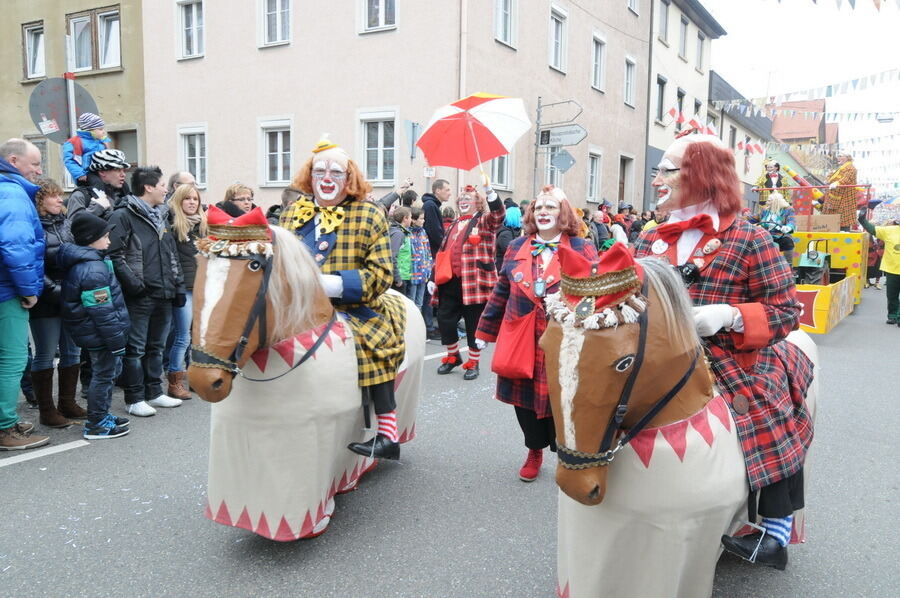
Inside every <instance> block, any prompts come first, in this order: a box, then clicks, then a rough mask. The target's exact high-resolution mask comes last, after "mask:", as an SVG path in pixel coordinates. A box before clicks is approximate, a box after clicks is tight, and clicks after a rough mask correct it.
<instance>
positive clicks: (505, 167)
mask: <svg viewBox="0 0 900 598" xmlns="http://www.w3.org/2000/svg"><path fill="white" fill-rule="evenodd" d="M509 164H510V155H509V154H507V155H506V156H498V157H496V158H494V159H493V160H491V186H492V187H494V188H496V189H512V181H511V180H510V176H509Z"/></svg>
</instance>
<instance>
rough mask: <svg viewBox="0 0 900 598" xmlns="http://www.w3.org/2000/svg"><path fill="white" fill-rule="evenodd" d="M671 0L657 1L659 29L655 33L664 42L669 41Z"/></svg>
mask: <svg viewBox="0 0 900 598" xmlns="http://www.w3.org/2000/svg"><path fill="white" fill-rule="evenodd" d="M670 1H671V0H660V3H659V31H658V32H657V35H658V36H659V39H661V40H662V41H664V42H667V43H668V41H669V2H670Z"/></svg>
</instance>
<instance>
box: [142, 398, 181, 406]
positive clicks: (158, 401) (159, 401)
mask: <svg viewBox="0 0 900 598" xmlns="http://www.w3.org/2000/svg"><path fill="white" fill-rule="evenodd" d="M147 403H148V404H150V405H152V406H153V407H179V406H180V405H181V403H183V401H182V400H181V399H173V398H172V397H170V396H167V395H159V396H158V397H156V398H155V399H150V400H149V401H147Z"/></svg>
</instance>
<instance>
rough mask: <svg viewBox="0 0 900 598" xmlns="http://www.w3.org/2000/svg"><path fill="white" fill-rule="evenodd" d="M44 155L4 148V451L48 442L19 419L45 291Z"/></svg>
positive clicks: (0, 164) (0, 171) (0, 263)
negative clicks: (38, 199)
mask: <svg viewBox="0 0 900 598" xmlns="http://www.w3.org/2000/svg"><path fill="white" fill-rule="evenodd" d="M40 175H41V152H40V150H38V148H37V147H35V145H34V144H32V143H29V142H27V141H25V140H24V139H10V140H9V141H7V142H6V143H4V144H3V145H0V450H5V451H10V450H19V449H27V448H33V447H36V446H41V445H44V444H47V443H48V442H49V441H50V439H49V437H47V436H37V435H34V434H31V430H32V428H33V427H34V426H32V425H31V424H26V423H24V422H20V421H19V416H18V415H17V414H16V403H18V400H19V381H20V380H21V379H22V372H24V371H25V365H26V363H27V362H28V310H29V309H31V308H32V307H34V305H35V304H36V303H37V296H38V295H39V294H40V292H41V290H43V288H44V231H43V229H42V228H41V221H40V219H39V218H38V214H37V210H36V209H35V207H34V194H35V193H36V192H37V190H38V186H37V185H35V184H34V182H35V181H36V180H37V178H38V177H39V176H40Z"/></svg>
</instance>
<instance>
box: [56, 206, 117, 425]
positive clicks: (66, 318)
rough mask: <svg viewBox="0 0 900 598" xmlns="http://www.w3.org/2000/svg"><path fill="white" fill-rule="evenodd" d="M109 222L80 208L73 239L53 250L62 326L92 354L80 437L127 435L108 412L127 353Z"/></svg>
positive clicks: (78, 343)
mask: <svg viewBox="0 0 900 598" xmlns="http://www.w3.org/2000/svg"><path fill="white" fill-rule="evenodd" d="M113 226H114V225H111V224H109V223H108V222H107V221H106V220H103V219H102V218H100V217H98V216H95V215H93V214H91V213H90V212H86V211H84V212H79V213H78V214H76V215H75V217H74V218H72V236H73V237H75V244H74V245H73V244H71V243H63V244H62V245H61V246H60V248H59V252H58V253H57V262H58V264H59V266H60V268H61V269H63V270H64V271H65V272H66V277H65V279H64V280H63V284H62V317H63V325H64V326H65V327H66V332H68V333H69V335H70V336H71V337H72V339H73V340H74V341H75V344H77V345H78V346H79V347H83V348H84V349H87V350H88V352H89V353H90V356H91V369H92V371H93V376H92V377H91V383H90V386H89V387H88V392H87V404H88V419H87V422H85V424H84V437H85V438H88V439H103V438H117V437H119V436H124V435H125V434H128V420H127V419H126V418H124V417H116V416H114V415H110V413H109V406H110V403H111V402H112V391H113V381H114V380H115V377H116V370H117V363H118V361H119V359H121V357H122V356H123V355H125V341H126V340H127V338H128V328H129V326H130V325H131V324H130V321H129V319H128V310H127V309H126V308H125V299H124V298H123V297H122V290H121V288H120V287H119V282H118V280H116V275H115V274H114V273H113V266H112V262H111V261H110V260H109V259H105V258H104V256H103V252H104V251H105V250H106V249H107V248H108V247H109V231H110V230H111V229H112V227H113Z"/></svg>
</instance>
